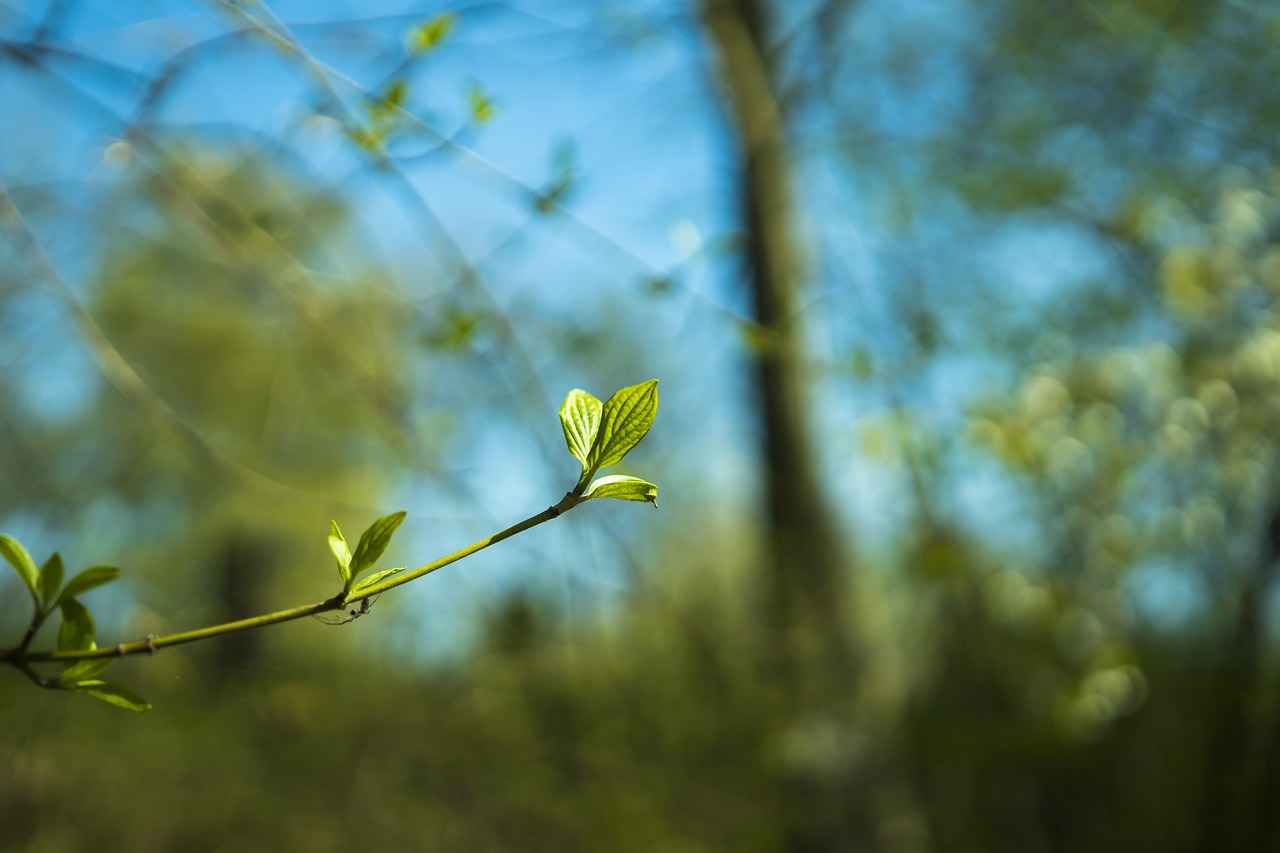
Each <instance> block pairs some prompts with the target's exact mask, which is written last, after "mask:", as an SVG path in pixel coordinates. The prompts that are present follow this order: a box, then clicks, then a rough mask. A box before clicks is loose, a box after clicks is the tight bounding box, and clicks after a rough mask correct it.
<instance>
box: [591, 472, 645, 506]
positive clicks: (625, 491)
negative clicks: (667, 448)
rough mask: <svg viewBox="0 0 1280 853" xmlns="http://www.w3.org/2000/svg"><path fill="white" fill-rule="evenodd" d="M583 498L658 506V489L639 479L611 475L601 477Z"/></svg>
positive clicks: (622, 475)
mask: <svg viewBox="0 0 1280 853" xmlns="http://www.w3.org/2000/svg"><path fill="white" fill-rule="evenodd" d="M583 497H585V498H617V499H619V500H624V501H642V502H644V503H651V504H653V505H654V506H657V505H658V487H657V486H655V485H654V484H653V483H650V482H647V481H645V480H641V479H640V478H639V477H628V476H626V475H624V474H612V475H610V476H608V477H601V478H600V479H598V480H596V481H595V482H594V483H592V484H591V488H589V489H587V492H586V494H585V495H583Z"/></svg>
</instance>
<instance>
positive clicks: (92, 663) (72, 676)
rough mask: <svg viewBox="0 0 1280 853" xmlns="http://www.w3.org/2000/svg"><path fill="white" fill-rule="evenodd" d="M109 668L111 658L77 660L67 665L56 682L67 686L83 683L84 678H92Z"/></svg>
mask: <svg viewBox="0 0 1280 853" xmlns="http://www.w3.org/2000/svg"><path fill="white" fill-rule="evenodd" d="M109 666H111V658H91V659H89V660H78V661H75V662H73V663H69V664H67V665H66V668H64V669H63V670H62V674H61V675H59V676H58V680H59V681H63V682H66V683H68V684H70V683H74V682H76V681H84V680H85V679H86V678H93V677H94V676H95V675H98V674H99V673H100V672H102V671H103V670H104V669H106V668H107V667H109Z"/></svg>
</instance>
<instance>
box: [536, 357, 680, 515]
mask: <svg viewBox="0 0 1280 853" xmlns="http://www.w3.org/2000/svg"><path fill="white" fill-rule="evenodd" d="M657 413H658V380H656V379H650V380H649V381H648V382H641V383H640V384H639V385H630V386H627V387H626V388H620V389H618V390H617V391H615V392H614V394H613V396H611V397H610V398H609V399H608V400H606V401H605V402H604V404H603V405H602V404H601V403H600V401H599V400H598V399H596V398H595V397H593V396H592V395H591V394H588V393H587V392H586V391H583V390H581V389H579V388H575V389H573V390H572V391H570V392H569V394H568V396H566V397H565V400H564V403H563V405H561V407H560V425H561V427H562V428H563V429H564V440H565V444H566V445H567V446H568V448H569V452H570V453H572V454H573V456H574V458H575V459H577V460H578V461H579V462H580V463H582V475H581V476H580V477H579V478H578V484H577V486H576V487H575V488H574V494H576V495H579V496H581V497H582V498H583V499H584V500H585V499H588V498H620V499H622V500H629V501H645V502H649V503H652V504H653V505H654V506H657V498H658V487H657V486H655V485H653V484H652V483H647V482H645V481H644V480H640V479H637V478H635V477H624V476H613V477H602V478H601V479H600V480H598V481H596V483H594V484H592V482H591V478H592V477H594V476H595V475H596V472H597V471H599V470H600V469H601V468H604V467H608V466H610V465H617V464H618V463H619V462H621V461H622V459H623V457H625V456H626V455H627V454H628V453H630V452H631V450H632V449H633V448H634V447H635V446H636V445H637V444H639V443H640V441H641V440H642V439H643V438H644V437H645V435H647V434H648V432H649V428H650V427H651V426H653V419H654V418H655V417H656V416H657Z"/></svg>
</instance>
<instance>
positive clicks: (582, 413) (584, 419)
mask: <svg viewBox="0 0 1280 853" xmlns="http://www.w3.org/2000/svg"><path fill="white" fill-rule="evenodd" d="M560 426H562V427H563V428H564V443H565V444H567V445H568V446H569V452H570V453H572V454H573V455H574V457H575V458H577V460H578V461H579V462H581V463H582V466H583V467H584V468H585V467H586V465H587V456H588V455H589V454H590V453H591V444H592V442H594V441H595V439H596V430H597V429H599V428H600V401H599V400H597V399H596V398H595V397H593V396H592V395H590V394H588V393H587V392H586V391H583V390H582V389H581V388H574V389H573V390H572V391H570V392H569V394H568V396H566V397H565V398H564V405H562V406H561V407H560Z"/></svg>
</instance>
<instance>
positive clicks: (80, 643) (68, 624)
mask: <svg viewBox="0 0 1280 853" xmlns="http://www.w3.org/2000/svg"><path fill="white" fill-rule="evenodd" d="M61 608H62V626H61V627H60V628H59V629H58V651H62V652H78V651H81V650H83V649H92V648H94V642H93V635H94V631H95V626H94V624H93V616H92V615H91V614H90V613H89V609H88V608H87V607H85V606H84V605H83V604H81V603H80V602H79V601H76V600H75V599H74V598H64V599H63V600H62V604H61Z"/></svg>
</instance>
